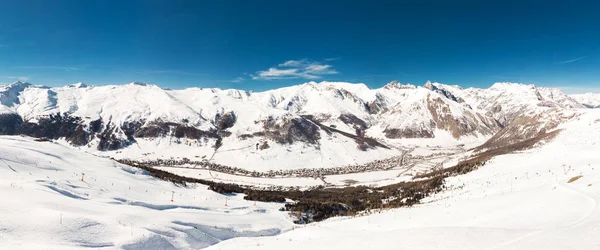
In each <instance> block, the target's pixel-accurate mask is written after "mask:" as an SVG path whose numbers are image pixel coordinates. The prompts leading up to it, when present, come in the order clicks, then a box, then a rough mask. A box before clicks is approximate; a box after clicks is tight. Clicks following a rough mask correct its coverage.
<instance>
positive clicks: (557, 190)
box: [209, 111, 600, 250]
mask: <svg viewBox="0 0 600 250" xmlns="http://www.w3.org/2000/svg"><path fill="white" fill-rule="evenodd" d="M559 129H562V132H561V133H560V134H559V135H558V137H556V138H555V139H554V140H553V141H552V142H550V143H548V144H546V145H545V146H543V147H541V148H535V149H531V150H527V151H524V152H522V153H519V154H509V155H502V156H498V157H495V158H494V159H492V160H491V161H490V162H488V163H487V164H486V165H484V166H483V167H481V168H480V169H478V170H476V171H473V172H471V173H468V174H466V175H459V176H456V177H451V178H449V179H448V182H447V185H448V190H446V191H444V192H442V193H440V194H436V195H434V196H433V197H429V198H428V199H427V200H428V201H427V202H425V203H424V204H421V205H417V206H415V207H412V208H400V209H394V210H385V211H383V212H381V213H379V212H375V213H372V214H370V215H367V216H362V217H357V218H352V219H347V218H337V219H331V220H328V221H325V222H322V223H318V224H312V225H309V226H307V227H305V228H301V229H296V230H294V231H290V232H286V233H284V234H281V235H278V236H275V237H269V238H266V239H261V240H256V239H248V238H240V239H233V240H231V241H226V242H223V243H221V244H217V245H215V246H213V247H211V248H209V249H221V250H224V249H240V248H244V249H305V248H310V247H319V246H327V248H328V249H415V248H418V249H557V250H558V249H598V247H600V241H599V240H598V238H597V237H596V235H598V234H599V233H600V231H599V228H600V209H599V207H598V203H599V202H600V195H599V194H600V161H599V160H598V158H597V157H596V152H597V149H598V145H600V132H599V131H600V113H599V112H597V111H594V112H592V111H586V112H585V114H583V115H582V116H581V117H580V118H579V119H578V120H575V121H571V122H568V123H565V124H563V125H561V126H559Z"/></svg>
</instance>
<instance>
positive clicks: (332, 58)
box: [325, 56, 342, 62]
mask: <svg viewBox="0 0 600 250" xmlns="http://www.w3.org/2000/svg"><path fill="white" fill-rule="evenodd" d="M340 59H342V58H341V57H339V56H338V57H331V58H325V61H327V62H331V61H336V60H340Z"/></svg>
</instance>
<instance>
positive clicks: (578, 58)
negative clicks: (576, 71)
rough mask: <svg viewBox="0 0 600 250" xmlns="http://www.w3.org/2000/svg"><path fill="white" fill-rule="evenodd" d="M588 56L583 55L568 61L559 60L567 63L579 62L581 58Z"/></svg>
mask: <svg viewBox="0 0 600 250" xmlns="http://www.w3.org/2000/svg"><path fill="white" fill-rule="evenodd" d="M586 57H587V56H582V57H577V58H575V59H571V60H567V61H562V62H558V64H567V63H572V62H577V61H579V60H581V59H585V58H586Z"/></svg>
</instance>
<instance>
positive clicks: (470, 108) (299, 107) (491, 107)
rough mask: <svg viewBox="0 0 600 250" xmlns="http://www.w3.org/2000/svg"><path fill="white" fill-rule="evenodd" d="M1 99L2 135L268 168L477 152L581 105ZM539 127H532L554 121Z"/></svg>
mask: <svg viewBox="0 0 600 250" xmlns="http://www.w3.org/2000/svg"><path fill="white" fill-rule="evenodd" d="M0 101H1V102H0V134H5V135H15V134H24V135H28V136H33V137H38V138H48V139H53V140H58V141H59V142H61V143H64V144H68V145H71V146H75V147H81V148H82V149H84V150H86V151H88V152H92V153H95V154H99V155H104V156H110V157H115V158H121V159H122V158H129V159H170V158H172V157H173V158H179V159H183V158H192V159H196V160H198V161H200V160H209V161H211V162H215V163H219V164H225V165H230V166H235V167H242V168H246V169H253V170H260V171H267V170H278V169H296V168H306V167H309V168H322V167H334V166H340V165H347V164H362V163H367V162H371V161H375V160H382V159H387V158H390V157H393V156H397V155H399V154H401V152H403V151H406V150H409V149H410V148H414V147H415V146H419V147H428V146H442V147H457V146H458V145H463V144H467V145H469V147H474V146H478V145H480V144H482V143H483V142H485V141H486V140H488V139H490V138H494V137H493V136H494V135H497V133H498V132H501V131H503V130H510V131H516V132H514V133H506V132H503V134H505V135H507V136H509V137H510V138H516V139H515V140H519V139H521V138H528V137H531V136H535V133H529V134H519V131H521V130H522V129H521V128H522V127H523V126H529V123H531V119H534V120H536V121H535V122H534V123H535V124H537V118H536V117H538V116H540V114H547V113H552V114H551V116H555V115H554V113H561V112H563V111H565V110H575V109H581V108H585V106H584V105H582V104H580V103H578V102H577V101H575V100H574V99H573V98H571V97H569V96H567V95H565V94H563V93H562V92H561V91H560V90H558V89H547V88H538V87H536V86H533V85H523V84H513V83H497V84H494V85H493V86H492V87H491V88H489V89H474V88H469V89H463V88H461V87H459V86H449V85H444V84H440V83H430V82H427V83H426V84H425V85H424V86H423V87H418V86H414V85H403V84H400V83H398V82H391V83H389V84H387V85H386V86H384V87H382V88H378V89H370V88H368V87H367V86H366V85H364V84H352V83H345V82H321V83H315V82H309V83H305V84H301V85H296V86H291V87H286V88H280V89H274V90H270V91H265V92H247V91H242V90H233V89H229V90H221V89H203V88H190V89H184V90H170V89H163V88H160V87H158V86H156V85H149V84H145V83H138V82H134V83H130V84H126V85H109V86H87V85H85V84H83V83H78V84H73V85H68V86H65V87H57V88H49V87H44V86H34V85H31V84H28V83H22V82H16V83H13V84H9V85H5V86H2V87H0ZM566 119H568V118H566ZM513 121H522V122H521V123H523V122H525V123H523V124H521V123H513ZM560 122H563V121H562V120H561V121H559V122H558V123H557V124H559V123H560ZM540 124H541V125H539V126H537V127H536V128H535V130H537V131H542V130H548V129H552V128H553V127H552V126H556V125H557V124H552V126H546V125H545V124H546V123H540ZM323 126H327V127H329V128H331V129H329V128H326V127H323ZM504 128H507V129H504ZM336 131H338V132H336ZM349 135H352V136H349ZM357 136H358V137H360V138H363V137H364V138H365V139H366V140H362V139H360V138H359V139H357ZM369 140H370V141H374V142H375V143H371V144H368V143H365V141H369ZM511 140H512V139H511ZM258 146H261V148H262V149H259V148H258ZM282 159H285V160H283V161H282Z"/></svg>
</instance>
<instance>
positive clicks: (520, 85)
mask: <svg viewBox="0 0 600 250" xmlns="http://www.w3.org/2000/svg"><path fill="white" fill-rule="evenodd" d="M490 89H505V90H506V89H520V90H522V89H537V87H536V86H535V85H533V84H524V83H514V82H497V83H494V85H492V86H491V87H490Z"/></svg>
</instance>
